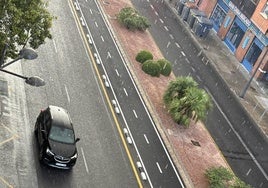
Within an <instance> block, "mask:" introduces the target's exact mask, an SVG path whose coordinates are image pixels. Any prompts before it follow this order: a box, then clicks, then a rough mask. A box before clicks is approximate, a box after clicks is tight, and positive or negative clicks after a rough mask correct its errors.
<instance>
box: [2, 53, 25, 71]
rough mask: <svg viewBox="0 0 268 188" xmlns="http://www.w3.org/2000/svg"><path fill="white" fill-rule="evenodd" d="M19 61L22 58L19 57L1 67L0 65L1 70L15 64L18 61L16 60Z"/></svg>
mask: <svg viewBox="0 0 268 188" xmlns="http://www.w3.org/2000/svg"><path fill="white" fill-rule="evenodd" d="M20 59H22V57H21V56H19V57H17V58H16V59H14V60H13V61H10V62H8V63H6V64H4V65H2V64H1V67H0V68H1V69H2V68H5V67H7V66H8V65H10V64H12V63H15V62H16V61H18V60H20Z"/></svg>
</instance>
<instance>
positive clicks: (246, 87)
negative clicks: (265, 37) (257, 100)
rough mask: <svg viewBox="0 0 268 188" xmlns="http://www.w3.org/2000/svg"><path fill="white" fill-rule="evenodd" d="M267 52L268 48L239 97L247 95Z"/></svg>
mask: <svg viewBox="0 0 268 188" xmlns="http://www.w3.org/2000/svg"><path fill="white" fill-rule="evenodd" d="M267 52H268V50H266V52H265V54H264V55H263V56H262V59H261V60H260V62H259V64H258V66H257V67H256V69H255V70H254V72H253V74H252V75H251V77H250V79H249V81H248V82H247V84H246V86H245V87H244V89H243V90H242V92H241V93H240V95H239V97H241V98H244V97H245V94H246V92H247V90H248V88H249V86H250V83H251V82H252V80H253V78H254V77H255V75H256V73H257V71H258V70H259V68H260V66H261V64H262V61H263V60H264V57H265V56H266V55H267Z"/></svg>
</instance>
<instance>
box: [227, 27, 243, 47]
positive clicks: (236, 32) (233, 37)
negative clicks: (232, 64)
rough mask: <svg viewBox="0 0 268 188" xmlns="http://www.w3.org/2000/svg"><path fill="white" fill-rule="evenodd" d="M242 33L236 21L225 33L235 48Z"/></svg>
mask: <svg viewBox="0 0 268 188" xmlns="http://www.w3.org/2000/svg"><path fill="white" fill-rule="evenodd" d="M244 34H245V32H244V31H243V30H242V29H241V28H240V27H239V26H238V25H237V23H234V24H233V26H232V28H231V29H230V31H229V33H228V34H227V38H228V39H229V41H230V42H231V43H232V44H233V45H234V46H235V48H237V47H238V45H239V43H240V42H241V40H242V38H243V36H244Z"/></svg>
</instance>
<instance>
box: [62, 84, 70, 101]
mask: <svg viewBox="0 0 268 188" xmlns="http://www.w3.org/2000/svg"><path fill="white" fill-rule="evenodd" d="M64 89H65V92H66V96H67V100H68V103H69V104H70V102H71V100H70V96H69V93H68V89H67V86H66V85H65V84H64Z"/></svg>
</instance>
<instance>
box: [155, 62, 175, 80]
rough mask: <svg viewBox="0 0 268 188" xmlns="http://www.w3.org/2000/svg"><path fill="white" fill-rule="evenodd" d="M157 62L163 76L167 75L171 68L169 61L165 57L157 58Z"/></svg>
mask: <svg viewBox="0 0 268 188" xmlns="http://www.w3.org/2000/svg"><path fill="white" fill-rule="evenodd" d="M157 63H158V64H159V65H160V67H161V74H162V75H164V76H169V75H170V73H171V69H172V67H171V63H170V61H168V60H166V59H159V60H158V61H157Z"/></svg>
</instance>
